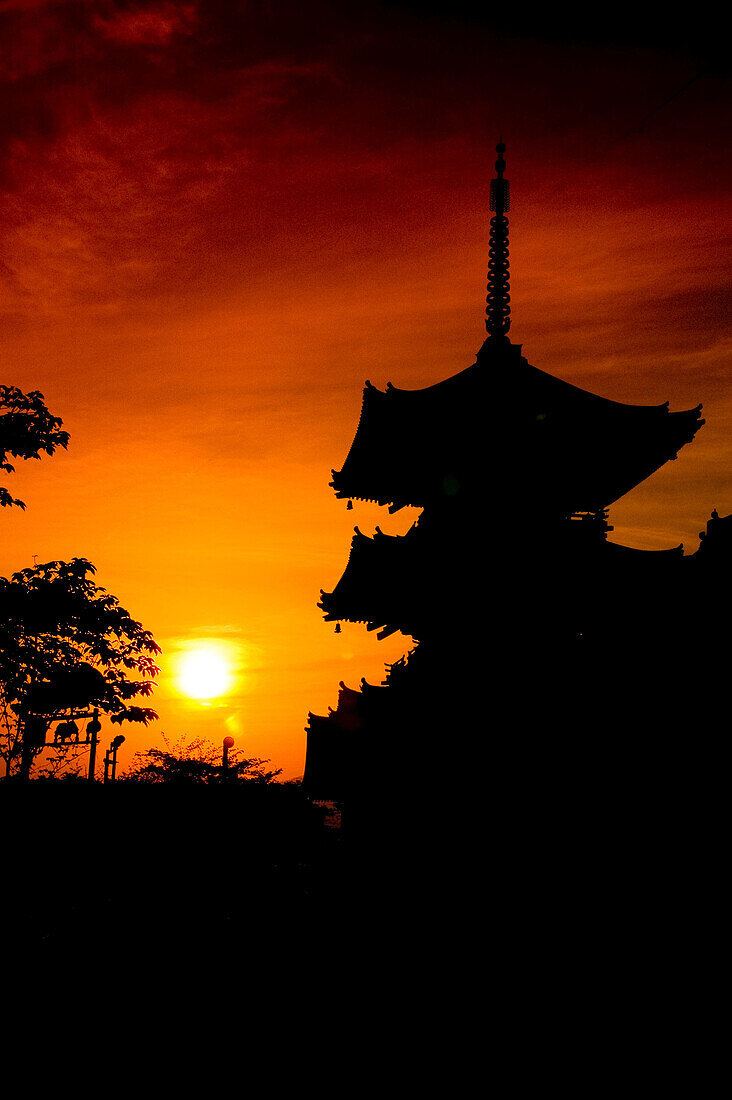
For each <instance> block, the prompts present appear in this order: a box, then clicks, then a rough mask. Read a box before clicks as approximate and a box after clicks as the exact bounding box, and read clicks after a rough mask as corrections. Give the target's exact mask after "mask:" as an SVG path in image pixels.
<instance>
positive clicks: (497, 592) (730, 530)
mask: <svg viewBox="0 0 732 1100" xmlns="http://www.w3.org/2000/svg"><path fill="white" fill-rule="evenodd" d="M496 148H497V153H498V159H497V160H496V165H495V167H496V178H495V179H494V180H492V181H491V188H490V209H491V211H492V212H493V217H492V219H491V223H490V244H489V270H488V295H487V299H486V301H487V308H486V321H485V325H486V330H487V339H486V340H485V342H484V344H483V346H482V347H481V348H480V351H479V352H478V353H477V357H476V361H475V363H474V364H473V365H472V366H469V367H468V368H467V369H465V370H462V371H460V372H459V373H458V374H455V375H454V376H452V377H450V378H447V379H445V380H444V381H442V382H439V383H437V384H436V385H431V386H428V387H426V388H424V389H418V390H402V389H397V388H396V387H394V386H392V385H391V384H388V385H387V388H386V391H385V392H382V391H381V390H379V389H377V388H375V387H374V386H373V385H371V383H370V382H366V385H365V389H364V393H363V406H362V410H361V418H360V421H359V424H358V428H357V431H356V435H355V438H354V440H353V443H352V445H351V449H350V451H349V453H348V456H347V458H346V461H345V463H344V465H343V467H342V469H341V470H340V471H337V472H336V471H333V480H332V482H331V485H332V487H333V488H334V490H335V494H336V496H337V497H338V498H340V499H344V500H346V501H348V506H349V507H352V504H351V502H352V501H354V500H355V501H371V502H376V503H377V504H379V505H381V506H383V507H384V508H387V509H388V511H389V513H390V514H391V513H394V512H396V511H398V510H399V509H401V508H403V507H404V506H406V505H411V506H413V507H415V508H419V509H421V510H422V511H421V514H420V515H419V518H418V520H417V521H416V522H415V523H414V525H413V526H412V527H411V529H410V530H409V531H408V532H407V533H406V534H405V535H403V536H391V535H387V534H384V533H383V532H382V531H381V530H380V529H379V528H378V527H377V528H376V531H375V533H374V535H373V536H369V535H366V534H363V533H362V532H361V531H359V529H358V527H356V529H355V534H354V537H353V541H352V544H351V552H350V556H349V559H348V564H347V566H346V568H345V571H344V573H343V575H342V577H341V579H340V580H339V581H338V583H337V585H336V587H335V589H334V590H333V591H332V592H322V596H321V600H320V603H319V607H320V608H321V609H322V610H323V612H324V614H325V620H326V622H330V623H336V630H340V623H341V621H349V622H355V623H363V624H365V625H366V628H367V629H368V630H370V631H377V637H378V638H380V639H381V638H385V637H387V636H389V635H391V634H393V633H395V632H396V631H401V633H402V634H403V635H405V638H406V639H407V642H406V644H405V649H407V650H408V652H407V653H406V654H405V656H404V657H403V658H402V659H401V660H399V661H397V662H396V663H394V664H392V665H391V666H387V671H386V675H385V679H384V681H383V682H382V683H380V684H370V683H367V682H366V681H365V680H362V681H361V684H360V686H359V687H348V686H346V685H345V684H344V683H343V682H342V683H341V685H340V692H339V695H338V703H337V707H336V708H335V709H333V710H331V711H330V713H329V714H328V715H325V716H319V715H315V714H312V713H311V714H310V716H309V724H308V728H307V731H306V732H307V755H306V766H305V773H304V778H303V785H304V788H305V789H306V790H307V791H308V792H309V793H310V794H311V796H313V797H314V798H316V799H323V800H334V801H341V802H343V803H344V804H345V806H346V807H348V806H349V804H353V805H354V806H359V805H360V806H361V810H362V812H363V813H365V814H366V817H368V816H369V815H371V817H372V818H373V817H375V816H377V815H378V814H382V815H387V816H388V815H390V814H392V813H393V812H394V806H395V805H400V806H401V805H404V804H405V800H406V804H407V805H409V806H410V812H411V811H412V810H413V809H414V806H415V804H418V805H422V806H423V805H424V804H425V803H426V802H428V801H430V800H432V801H433V802H434V803H435V804H440V805H443V806H444V805H445V804H449V805H450V806H452V807H453V810H452V811H451V812H452V813H454V812H457V811H455V807H456V806H460V805H463V806H464V805H465V804H468V805H469V806H470V807H471V808H472V813H473V821H474V820H475V818H476V816H479V814H478V812H477V811H476V810H475V807H476V806H477V805H478V804H479V803H480V802H481V797H480V796H481V792H483V793H484V794H485V795H486V798H487V800H488V802H491V803H494V802H495V799H496V798H502V799H504V801H505V802H506V803H508V802H512V803H513V804H515V802H516V799H517V798H518V799H519V801H521V800H524V802H525V804H529V803H530V804H531V805H532V806H533V807H536V805H537V804H540V805H541V806H543V808H544V810H546V809H547V808H548V807H555V808H556V807H558V806H561V805H563V804H565V803H566V800H567V798H568V797H570V796H571V797H575V796H576V794H577V792H578V791H585V792H590V791H594V792H596V791H597V784H598V782H602V783H603V784H604V785H605V787H604V789H605V791H606V792H607V791H608V790H610V789H611V788H612V789H614V788H613V784H614V783H616V781H617V780H618V778H619V777H621V776H622V777H623V781H625V780H627V777H628V776H629V775H635V776H642V775H645V776H646V778H648V776H650V775H652V774H653V775H655V774H656V773H657V765H658V763H659V761H661V762H662V761H663V759H665V757H664V752H668V745H669V743H670V742H671V741H672V740H673V738H674V737H681V736H683V735H684V734H685V733H688V732H689V730H690V729H693V728H694V727H695V726H696V724H697V722H698V710H699V700H700V697H703V696H704V695H705V694H708V695H709V696H711V697H714V696H715V695H716V694H718V686H719V684H720V682H721V683H723V682H724V679H725V676H724V675H723V669H722V667H721V665H720V658H719V651H718V649H717V648H716V647H715V645H714V642H713V636H714V626H715V622H716V621H718V617H719V615H720V591H721V590H722V589H723V587H724V586H725V584H726V577H727V569H728V563H729V551H730V544H731V543H732V517H730V516H728V517H726V518H720V517H719V516H718V515H717V513H716V512H713V513H712V517H711V519H710V520H709V523H708V525H707V530H706V531H705V532H704V533H703V536H702V542H701V545H700V547H699V549H698V550H697V551H696V553H693V554H690V555H685V554H684V548H683V545H682V546H677V547H672V548H669V549H666V550H660V551H651V550H640V549H634V548H632V547H628V546H623V545H620V544H618V543H615V542H613V541H611V540H610V539H609V538H608V536H609V534H610V533H611V532H612V530H613V528H612V526H611V525H610V524H609V522H608V509H609V507H610V506H611V505H612V504H613V503H614V502H615V501H617V500H619V499H620V498H621V497H623V496H624V495H625V494H626V493H628V492H630V491H631V490H632V489H633V488H634V487H635V486H636V485H638V484H639V483H640V482H642V481H643V480H644V479H646V478H648V477H650V476H651V475H652V474H654V473H655V472H656V471H657V470H659V469H660V468H661V467H662V466H664V465H665V463H667V462H669V461H671V460H673V459H675V458H676V457H677V455H678V453H679V451H680V450H681V448H683V447H684V446H685V445H686V444H688V443H690V442H691V441H692V440H693V438H694V436H695V434H696V432H697V431H698V430H699V428H700V427H701V426H702V425H703V423H704V421H703V420H702V419H701V405H699V406H697V407H696V408H694V409H690V410H685V411H679V412H672V411H671V410H670V409H669V404H668V402H665V403H664V404H660V405H629V404H623V403H621V402H617V401H611V400H607V399H605V398H603V397H600V396H597V395H595V394H593V393H589V392H587V391H585V390H583V389H580V388H578V387H577V386H574V385H571V384H569V383H567V382H564V381H562V380H560V379H559V378H555V377H552V376H551V375H549V374H546V373H544V372H543V371H541V370H538V369H537V368H536V367H533V366H531V365H530V363H529V362H528V361H527V360H526V358H525V357H524V356H523V355H522V348H521V345H518V344H512V343H511V341H510V340H509V337H508V332H509V329H510V314H511V311H510V304H509V302H510V294H509V251H508V218H507V213H508V210H509V182H508V180H507V179H505V178H504V172H505V169H506V162H505V159H504V153H505V145H504V144H503V143H502V142H501V143H499V144H498V146H497V147H496ZM725 614H726V613H725ZM727 621H728V619H727ZM664 746H666V747H665V748H664ZM644 781H645V780H644ZM648 781H649V782H651V781H652V780H650V779H648ZM639 782H640V779H639ZM466 791H467V795H466ZM587 797H588V798H591V797H593V795H591V794H587ZM460 812H462V811H460ZM347 816H348V809H347V810H346V818H347ZM443 816H444V815H443ZM408 817H409V813H406V814H405V819H408Z"/></svg>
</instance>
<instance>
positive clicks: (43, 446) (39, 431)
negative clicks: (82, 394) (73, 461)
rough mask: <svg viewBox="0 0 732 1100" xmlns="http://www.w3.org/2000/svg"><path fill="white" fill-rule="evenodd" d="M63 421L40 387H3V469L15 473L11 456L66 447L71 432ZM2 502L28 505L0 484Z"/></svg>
mask: <svg viewBox="0 0 732 1100" xmlns="http://www.w3.org/2000/svg"><path fill="white" fill-rule="evenodd" d="M62 423H63V421H62V420H61V419H60V417H58V416H53V414H52V413H50V412H49V411H48V409H47V407H46V404H45V402H44V400H43V394H42V393H39V392H38V390H32V391H31V392H30V393H23V392H22V390H19V389H18V388H17V386H0V470H4V471H5V473H7V474H12V473H13V472H14V470H15V467H14V466H13V464H12V463H11V462H10V461H9V459H10V458H20V459H22V460H23V461H25V460H26V459H29V458H38V459H39V458H40V457H41V454H42V453H45V454H47V455H52V454H53V453H54V451H55V450H56V448H57V447H63V448H66V447H67V446H68V443H69V433H68V432H64V431H62V430H61V424H62ZM0 505H1V506H2V507H3V508H8V507H12V506H13V505H15V506H17V507H18V508H25V504H24V503H23V501H22V500H18V498H17V497H13V496H11V495H10V493H9V492H8V490H7V489H6V488H5V486H3V485H0Z"/></svg>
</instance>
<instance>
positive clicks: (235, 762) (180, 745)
mask: <svg viewBox="0 0 732 1100" xmlns="http://www.w3.org/2000/svg"><path fill="white" fill-rule="evenodd" d="M162 736H163V741H164V743H165V748H164V749H157V748H150V749H146V750H145V751H144V752H138V753H135V758H134V759H135V763H133V765H132V767H131V768H130V769H129V770H128V771H126V772H125V773H124V775H122V776H121V779H122V780H126V781H128V782H135V783H169V784H171V785H174V786H190V785H192V784H202V783H205V784H212V783H220V782H221V779H222V769H221V749H220V748H219V747H218V746H217V745H214V744H212V743H211V742H210V741H207V740H206V739H205V738H202V737H199V738H196V739H195V740H193V741H191V742H190V743H187V742H186V738H185V737H183V738H181V739H180V740H178V741H177V742H174V743H171V742H170V741H169V740H168V738H167V737H166V736H165V734H163V735H162ZM268 763H269V761H268V760H262V759H259V758H257V757H251V758H247V757H245V756H244V753H243V752H242V750H241V749H232V750H231V752H230V753H229V766H228V770H227V782H229V783H256V784H266V783H271V782H273V780H275V779H276V778H277V776H278V775H280V774H281V771H282V769H281V768H279V769H277V770H276V771H268V770H267V769H266V767H265V765H267V764H268Z"/></svg>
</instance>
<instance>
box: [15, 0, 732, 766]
mask: <svg viewBox="0 0 732 1100" xmlns="http://www.w3.org/2000/svg"><path fill="white" fill-rule="evenodd" d="M523 10H524V19H525V22H524V23H523V25H519V22H518V20H516V21H515V22H511V20H510V18H505V19H504V21H503V23H502V25H500V26H498V25H496V24H495V23H491V21H490V19H489V17H487V16H483V17H476V16H475V15H474V14H472V12H471V9H470V7H469V6H468V5H465V4H460V3H456V4H452V5H447V4H445V5H440V4H434V5H431V6H430V7H429V10H428V8H427V7H426V6H424V5H422V6H419V5H416V4H413V5H409V4H400V5H397V4H385V5H377V4H359V3H354V4H340V5H339V4H335V3H320V2H315V3H300V4H294V3H278V2H275V0H272V2H270V3H263V2H262V3H237V2H203V0H201V2H196V0H189V2H186V3H177V2H173V0H163V2H157V3H150V2H143V0H140V2H138V3H118V2H112V0H87V2H79V0H69V2H64V0H56V2H51V0H46V2H43V0H4V2H3V0H0V211H1V217H2V220H1V223H0V224H1V225H2V232H1V233H0V354H1V355H2V364H3V370H2V375H1V376H0V381H2V382H5V383H6V384H13V385H18V386H21V387H22V388H25V389H40V390H41V391H42V392H43V393H44V394H45V396H46V399H47V402H48V404H49V407H50V408H51V409H52V410H53V412H54V413H56V414H58V415H60V416H62V417H63V420H64V426H65V427H66V428H67V429H68V430H69V431H70V433H71V444H70V447H69V450H68V453H61V454H58V455H56V456H55V457H53V458H52V459H45V460H44V461H43V462H42V463H41V464H38V463H31V464H27V468H25V469H23V470H19V472H18V473H17V474H16V475H14V477H13V478H12V483H11V482H10V481H9V482H8V486H9V487H10V488H12V490H13V493H14V494H15V495H20V496H22V497H23V498H24V499H25V500H26V501H27V503H28V510H27V511H26V512H25V513H21V512H20V511H17V510H16V511H9V510H6V511H4V513H3V514H2V515H1V516H0V525H1V527H0V529H1V531H2V538H1V540H0V574H2V575H8V574H10V573H11V572H13V571H15V570H17V569H21V568H24V567H26V566H28V565H30V564H31V563H32V560H33V556H34V555H36V556H37V558H38V560H40V561H46V560H50V559H54V558H69V557H72V556H83V557H88V558H89V559H91V560H92V561H93V562H94V563H95V565H96V566H97V569H98V576H97V579H98V581H99V583H101V584H102V585H104V587H106V588H107V589H109V590H110V591H111V592H113V593H114V594H115V595H117V596H118V597H119V599H120V600H121V601H122V603H123V604H124V606H125V607H127V608H128V610H130V612H131V613H132V614H133V615H134V616H135V617H136V618H138V619H140V620H141V621H142V622H143V623H144V625H145V626H146V627H148V628H149V629H151V630H152V631H153V633H154V634H155V636H156V638H157V639H158V641H159V642H160V643H161V645H163V647H164V649H165V658H164V661H165V662H168V663H167V664H164V676H163V678H162V680H161V684H160V688H159V690H158V693H157V701H156V706H157V709H158V710H159V712H160V715H161V721H160V722H159V723H157V724H156V727H154V728H150V729H148V730H128V731H126V733H127V744H126V745H125V747H124V750H123V752H124V753H126V756H125V757H124V758H122V764H123V765H124V764H125V763H126V762H127V760H129V758H130V753H131V751H133V750H134V749H135V748H139V747H142V746H144V745H149V744H152V743H156V742H157V741H158V740H159V738H160V734H161V732H162V731H164V732H165V733H166V734H168V735H169V736H172V737H177V736H179V735H182V734H184V733H191V734H198V733H203V734H205V735H206V736H210V737H212V738H213V739H215V740H220V738H221V737H222V736H223V735H224V734H225V733H228V732H233V733H234V734H235V736H236V737H237V744H239V745H240V746H241V747H243V748H245V749H246V750H247V751H251V752H252V753H255V754H257V755H263V756H267V757H270V758H271V759H272V761H273V763H275V764H276V765H278V766H281V767H283V768H284V769H285V774H286V775H287V776H295V775H298V774H300V773H301V772H302V765H303V759H304V747H305V736H304V732H303V729H304V726H305V723H306V720H307V712H308V710H309V709H312V710H314V711H316V712H318V713H325V712H327V708H328V706H335V703H336V697H337V688H338V681H339V680H341V679H345V680H346V682H347V683H349V684H350V685H352V686H357V685H358V683H359V681H360V679H361V676H363V675H366V676H367V678H368V679H369V680H371V681H372V682H374V681H376V682H378V681H379V680H380V679H381V678H382V673H383V665H384V662H385V661H388V660H394V659H395V658H396V657H398V656H399V655H400V654H401V653H402V652H404V650H405V648H406V645H405V640H404V639H401V641H400V639H399V636H395V637H392V638H391V639H389V640H388V641H387V642H384V643H379V642H378V641H377V640H376V638H375V637H374V636H373V635H367V634H366V633H365V631H364V630H363V629H362V628H359V627H355V626H354V627H348V626H346V627H344V630H343V633H342V634H340V635H335V634H334V633H333V628H332V626H328V625H326V624H324V623H323V621H322V618H321V615H320V612H319V611H318V609H317V606H316V603H317V600H318V598H319V590H320V588H321V587H323V588H325V589H327V590H330V589H332V587H333V586H334V584H335V583H336V581H337V579H338V577H339V576H340V573H341V571H342V569H343V567H344V566H345V562H346V559H347V555H348V547H349V542H350V535H351V533H352V528H353V524H354V523H358V524H359V526H360V527H361V529H362V530H364V531H370V530H371V529H372V528H373V525H374V524H375V523H377V522H378V523H380V525H381V526H382V528H383V529H384V530H389V531H402V530H404V529H406V526H408V524H409V522H410V519H409V518H406V519H405V518H404V514H403V513H402V514H401V515H400V516H395V517H393V518H392V519H389V517H388V516H382V515H381V514H378V515H377V512H378V510H377V509H371V510H369V509H366V508H359V506H358V505H357V506H356V508H355V509H354V511H353V512H348V513H346V511H345V508H344V504H343V502H338V501H336V500H335V499H334V497H333V495H332V490H330V489H329V487H328V482H329V480H330V469H331V467H336V468H339V467H340V466H341V465H342V463H343V460H344V458H345V455H346V453H347V450H348V447H349V444H350V441H351V439H352V437H353V433H354V431H355V428H356V424H357V420H358V415H359V411H360V403H361V390H362V386H363V382H364V380H365V379H366V378H369V379H370V380H371V381H372V382H374V383H375V384H376V385H378V386H380V387H383V386H384V385H385V383H386V382H387V381H391V382H393V383H394V385H396V386H402V387H410V386H415V387H417V386H423V385H427V384H430V383H432V382H436V381H438V380H439V379H441V378H443V377H446V376H448V375H450V374H453V373H455V372H456V371H458V370H460V369H462V368H463V367H465V366H468V365H469V364H470V363H471V362H472V361H473V358H474V354H475V352H476V350H477V348H478V347H479V346H480V343H481V342H482V339H483V323H482V311H483V301H484V295H485V271H486V263H487V242H488V224H489V211H488V185H489V180H490V178H491V176H492V174H493V161H494V159H495V153H494V146H495V142H496V140H497V137H498V135H499V132H500V133H502V134H503V137H504V139H505V141H506V143H507V146H508V153H507V159H508V171H507V175H508V177H509V178H510V180H511V189H512V209H511V218H510V224H511V269H512V306H513V314H512V316H513V322H512V328H511V337H512V339H513V340H514V341H515V342H518V343H522V344H523V346H524V353H525V354H526V355H527V357H528V359H529V361H530V362H532V363H533V364H534V365H535V366H537V367H540V368H542V369H544V370H548V371H550V372H551V373H554V374H557V375H559V376H560V377H563V378H566V379H567V380H568V381H571V382H574V383H575V384H578V385H581V386H583V387H585V388H587V389H590V390H592V391H594V392H597V393H601V394H603V395H604V396H607V397H611V398H615V399H617V400H622V401H629V402H639V403H654V404H658V403H661V402H662V401H665V400H669V401H670V403H671V407H672V408H674V409H683V408H691V407H693V406H695V405H696V404H698V403H699V402H703V404H704V416H705V419H706V425H705V427H704V428H703V429H702V430H701V432H700V433H699V434H698V436H697V438H696V440H695V441H694V442H693V443H692V444H691V445H689V446H688V447H687V448H685V450H684V451H682V453H681V455H680V457H679V459H678V460H677V461H676V462H671V463H669V464H668V465H667V466H666V467H665V468H664V469H663V470H662V471H661V472H660V473H658V474H656V475H655V476H654V477H653V478H651V479H650V480H649V481H647V482H646V483H644V484H643V485H641V486H639V487H638V488H637V489H636V490H634V491H633V492H632V493H630V494H629V495H628V496H627V497H626V498H625V499H624V500H623V501H621V502H619V503H618V504H617V505H615V506H614V508H613V509H612V512H611V522H613V523H614V524H615V532H614V535H613V537H614V538H616V539H617V540H618V541H623V542H626V543H627V544H629V545H634V546H644V547H662V546H674V545H678V543H679V542H681V541H683V542H684V544H685V546H686V549H687V551H688V552H692V551H693V550H694V549H695V548H696V545H697V533H698V531H699V530H701V528H702V526H703V524H704V522H705V520H706V517H707V516H708V514H709V512H710V510H711V509H712V508H713V507H717V508H718V509H719V510H720V512H729V511H730V510H732V501H731V500H730V463H729V447H728V439H729V426H730V418H731V412H732V399H731V397H730V372H729V354H728V344H729V336H728V332H727V326H726V323H725V322H726V315H727V309H726V306H727V293H726V290H727V287H728V285H729V273H728V267H729V249H728V247H727V243H726V237H725V231H726V228H727V226H728V224H729V207H730V174H729V157H728V152H727V149H728V145H729V142H728V134H729V122H730V117H729V115H730V112H729V74H728V71H726V67H725V65H724V64H723V62H722V61H721V50H720V48H719V47H718V46H717V45H716V42H717V41H719V37H718V35H719V33H721V31H719V29H717V30H715V28H714V27H713V26H710V25H709V23H708V20H707V23H706V26H705V27H704V28H703V30H699V31H695V29H694V27H693V26H692V27H691V28H690V27H689V25H688V22H687V23H682V22H681V19H680V17H679V23H678V25H675V24H673V23H669V22H668V18H667V17H665V21H664V23H663V25H655V24H654V19H653V18H652V13H651V14H649V15H648V16H643V15H642V14H641V16H640V17H638V15H636V18H635V19H634V21H633V25H632V26H630V27H629V28H627V29H626V30H623V31H621V30H620V29H618V28H615V29H614V30H612V31H608V29H607V27H603V26H600V23H599V20H598V23H597V24H596V25H595V24H593V23H592V22H591V21H590V20H589V17H588V16H587V15H586V14H585V15H584V16H582V17H580V18H579V19H577V18H574V17H572V16H571V13H566V12H565V14H564V15H563V16H562V17H561V19H560V20H559V22H556V20H555V21H550V20H549V18H548V17H547V16H544V17H543V18H542V17H535V16H532V15H531V14H530V13H528V11H527V10H526V9H523ZM447 11H449V12H450V14H449V15H447V14H445V13H446V12H447ZM194 638H224V639H229V640H230V641H232V642H234V643H235V644H236V646H237V652H238V653H239V654H240V658H241V663H242V667H243V669H244V670H245V675H243V677H242V679H241V681H240V684H239V687H238V689H237V692H236V693H235V694H234V695H232V696H231V697H229V698H227V699H226V701H225V704H223V705H215V706H202V705H201V704H200V703H193V702H185V701H183V700H181V699H180V698H178V697H177V696H176V695H175V693H174V692H173V691H172V688H171V683H170V679H171V678H170V661H171V659H172V657H173V656H174V654H175V653H176V652H177V650H178V648H179V647H180V646H182V645H183V644H184V643H185V642H186V641H189V640H190V639H194ZM690 644H691V643H690Z"/></svg>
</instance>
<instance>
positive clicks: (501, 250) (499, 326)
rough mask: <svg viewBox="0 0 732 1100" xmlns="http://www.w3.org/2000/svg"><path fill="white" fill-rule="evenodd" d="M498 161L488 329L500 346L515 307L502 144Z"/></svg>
mask: <svg viewBox="0 0 732 1100" xmlns="http://www.w3.org/2000/svg"><path fill="white" fill-rule="evenodd" d="M496 152H497V153H498V159H497V160H496V178H495V179H494V180H491V200H490V204H491V210H493V211H495V216H494V217H492V218H491V234H490V246H489V249H488V256H489V260H488V295H487V297H486V303H487V305H486V311H485V314H486V317H485V327H486V331H487V333H488V336H489V338H490V339H492V340H495V341H496V342H497V343H505V342H507V341H508V336H507V333H508V330H509V328H510V327H511V307H510V305H509V302H510V301H511V296H510V294H509V292H508V291H509V277H508V218H507V217H506V213H507V212H508V210H509V208H510V204H511V203H510V196H509V189H508V180H505V179H504V178H503V173H504V172H505V171H506V162H505V160H504V159H503V154H504V153H505V152H506V146H505V145H504V144H503V141H502V140H500V141H499V142H498V145H496Z"/></svg>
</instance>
